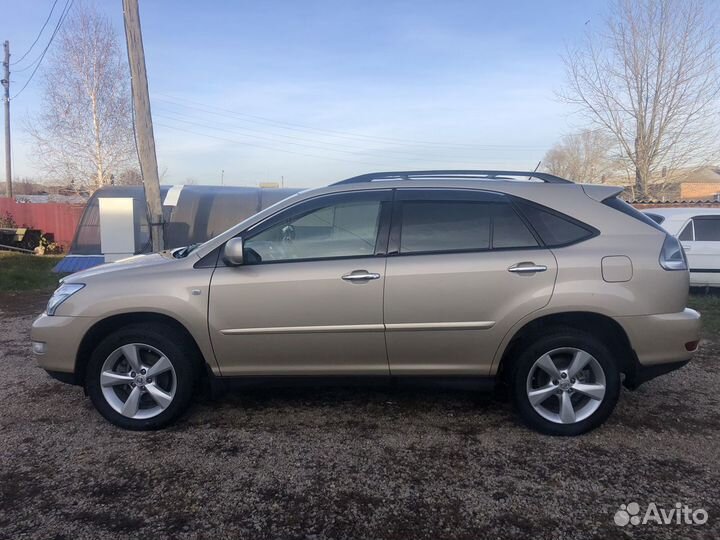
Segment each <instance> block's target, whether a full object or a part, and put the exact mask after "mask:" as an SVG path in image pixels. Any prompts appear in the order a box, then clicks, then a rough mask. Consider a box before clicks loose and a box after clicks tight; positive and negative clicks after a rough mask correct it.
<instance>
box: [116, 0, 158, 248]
mask: <svg viewBox="0 0 720 540" xmlns="http://www.w3.org/2000/svg"><path fill="white" fill-rule="evenodd" d="M123 17H124V19H125V39H126V41H127V51H128V62H129V64H130V77H131V79H130V80H131V83H132V84H131V89H132V99H133V109H134V111H135V114H134V121H135V138H136V143H137V151H138V159H139V160H140V173H141V174H142V178H143V185H144V186H145V201H146V203H147V209H148V217H149V222H150V237H151V238H152V249H153V251H162V250H163V249H164V246H165V241H164V237H163V213H162V203H161V201H160V178H159V176H158V165H157V155H156V154H155V136H154V134H153V123H152V115H151V114H150V96H149V92H148V83H147V71H146V70H145V51H144V49H143V42H142V31H141V30H140V10H139V8H138V0H123Z"/></svg>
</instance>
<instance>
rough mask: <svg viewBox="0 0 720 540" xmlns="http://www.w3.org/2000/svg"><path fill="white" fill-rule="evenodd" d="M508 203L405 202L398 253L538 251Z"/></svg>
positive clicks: (531, 236)
mask: <svg viewBox="0 0 720 540" xmlns="http://www.w3.org/2000/svg"><path fill="white" fill-rule="evenodd" d="M537 246H538V242H537V240H535V237H534V236H533V234H532V233H531V232H530V230H529V229H528V228H527V226H526V225H525V223H523V221H522V219H521V218H520V217H519V216H518V215H517V213H516V212H515V210H513V208H512V206H511V205H510V204H508V203H495V202H473V201H404V202H403V203H402V225H401V230H400V253H432V252H444V251H478V250H487V249H503V248H506V249H507V248H523V247H528V248H532V247H537Z"/></svg>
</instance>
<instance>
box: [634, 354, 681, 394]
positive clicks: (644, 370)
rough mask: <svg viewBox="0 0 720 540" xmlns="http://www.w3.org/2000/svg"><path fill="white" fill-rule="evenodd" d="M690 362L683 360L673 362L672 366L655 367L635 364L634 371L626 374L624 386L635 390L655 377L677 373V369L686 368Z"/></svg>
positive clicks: (659, 365) (661, 365)
mask: <svg viewBox="0 0 720 540" xmlns="http://www.w3.org/2000/svg"><path fill="white" fill-rule="evenodd" d="M689 361H690V360H683V361H681V362H672V363H670V364H655V365H653V366H643V365H642V364H640V363H639V362H635V363H634V364H633V367H632V369H630V370H629V371H628V372H627V373H626V374H625V380H623V386H625V387H626V388H629V389H630V390H635V389H636V388H637V387H638V386H640V385H641V384H642V383H644V382H648V381H650V380H652V379H654V378H655V377H659V376H660V375H665V374H666V373H670V372H671V371H675V370H676V369H680V368H681V367H684V366H685V365H687V363H688V362H689Z"/></svg>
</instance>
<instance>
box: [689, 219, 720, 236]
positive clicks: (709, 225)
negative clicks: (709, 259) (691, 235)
mask: <svg viewBox="0 0 720 540" xmlns="http://www.w3.org/2000/svg"><path fill="white" fill-rule="evenodd" d="M693 222H694V223H695V241H696V242H720V217H696V218H693Z"/></svg>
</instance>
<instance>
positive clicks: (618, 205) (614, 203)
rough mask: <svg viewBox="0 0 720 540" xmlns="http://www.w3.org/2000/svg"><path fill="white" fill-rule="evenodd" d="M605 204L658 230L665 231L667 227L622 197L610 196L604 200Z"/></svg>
mask: <svg viewBox="0 0 720 540" xmlns="http://www.w3.org/2000/svg"><path fill="white" fill-rule="evenodd" d="M603 204H605V205H607V206H609V207H610V208H614V209H615V210H617V211H618V212H622V213H623V214H625V215H626V216H630V217H631V218H635V219H637V220H638V221H642V222H643V223H646V224H647V225H650V226H651V227H652V228H654V229H657V230H658V231H662V232H665V229H663V228H662V227H661V226H660V225H658V224H657V223H656V222H655V221H654V220H653V219H651V218H650V217H648V216H646V215H645V214H643V213H642V212H640V211H639V210H637V209H635V208H634V207H632V206H630V205H629V204H628V203H626V202H625V201H623V200H622V199H618V198H617V197H610V198H609V199H605V200H604V201H603Z"/></svg>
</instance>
